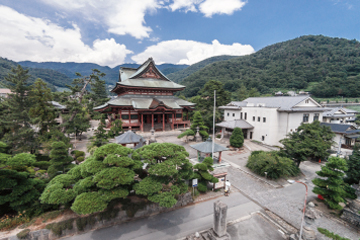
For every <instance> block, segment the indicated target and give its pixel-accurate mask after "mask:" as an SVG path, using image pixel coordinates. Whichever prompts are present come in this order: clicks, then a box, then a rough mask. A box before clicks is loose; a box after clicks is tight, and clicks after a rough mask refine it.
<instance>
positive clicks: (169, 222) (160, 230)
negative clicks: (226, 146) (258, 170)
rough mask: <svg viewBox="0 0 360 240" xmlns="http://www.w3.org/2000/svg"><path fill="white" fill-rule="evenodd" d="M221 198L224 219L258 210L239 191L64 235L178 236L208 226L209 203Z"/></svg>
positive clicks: (112, 239)
mask: <svg viewBox="0 0 360 240" xmlns="http://www.w3.org/2000/svg"><path fill="white" fill-rule="evenodd" d="M217 200H221V201H223V202H224V203H226V204H227V205H228V221H232V220H236V219H239V218H242V217H245V216H248V215H250V214H251V213H253V212H256V211H259V210H261V207H260V206H258V205H256V204H255V203H254V202H252V201H250V200H249V199H248V198H246V197H245V196H244V195H242V194H241V193H239V192H234V193H231V194H230V196H229V197H220V198H217V199H214V200H210V201H206V202H202V203H197V204H196V205H192V206H187V207H184V208H180V209H178V210H175V211H172V212H167V213H162V214H159V215H155V216H152V217H148V218H143V219H140V220H137V221H132V222H128V223H123V224H120V225H115V226H112V227H109V228H104V229H99V230H95V231H91V232H87V233H84V234H82V235H76V236H73V237H69V238H65V239H69V240H87V239H93V240H116V239H122V240H126V239H136V240H150V239H156V240H165V239H171V240H174V239H179V238H182V237H185V236H187V235H189V234H191V233H195V232H197V231H203V230H206V229H209V228H211V227H212V224H213V211H214V210H213V204H214V202H215V201H217Z"/></svg>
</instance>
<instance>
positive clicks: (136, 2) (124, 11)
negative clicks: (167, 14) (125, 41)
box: [42, 0, 163, 39]
mask: <svg viewBox="0 0 360 240" xmlns="http://www.w3.org/2000/svg"><path fill="white" fill-rule="evenodd" d="M42 1H43V2H45V3H47V4H49V5H52V6H54V7H56V8H59V9H61V10H62V11H66V12H73V13H75V14H81V15H82V16H83V17H84V18H86V19H87V20H91V21H96V22H100V23H104V24H105V25H106V26H107V28H108V32H110V33H114V34H117V35H127V34H129V35H131V36H133V37H135V38H137V39H142V38H148V37H149V36H150V33H151V32H152V29H151V28H150V27H148V26H146V25H145V24H146V22H145V19H144V17H145V14H147V13H154V12H156V10H157V9H158V8H161V7H163V6H162V2H161V1H158V0H106V1H99V0H42Z"/></svg>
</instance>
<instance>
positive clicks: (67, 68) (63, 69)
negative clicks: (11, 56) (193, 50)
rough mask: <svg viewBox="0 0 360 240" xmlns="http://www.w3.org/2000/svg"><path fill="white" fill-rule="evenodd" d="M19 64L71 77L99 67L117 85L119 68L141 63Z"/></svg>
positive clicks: (169, 68) (171, 68) (169, 67)
mask: <svg viewBox="0 0 360 240" xmlns="http://www.w3.org/2000/svg"><path fill="white" fill-rule="evenodd" d="M19 64H20V65H21V66H23V67H30V68H39V69H52V70H55V71H58V72H60V73H62V74H64V75H66V76H67V77H69V78H70V79H73V78H76V76H75V73H76V72H78V73H81V75H83V76H87V75H90V74H91V70H92V69H98V70H99V71H101V72H103V73H105V74H106V75H105V77H104V80H105V82H106V84H108V85H115V83H116V82H117V81H118V79H119V68H120V67H129V68H137V67H139V66H140V65H139V64H134V63H127V64H122V65H119V66H116V67H114V68H110V67H103V66H100V65H98V64H94V63H74V62H67V63H60V62H42V63H37V62H31V61H23V62H19ZM157 67H158V68H159V69H160V71H162V72H163V73H164V74H165V75H167V74H169V73H173V72H176V71H179V70H182V69H184V68H186V67H188V65H175V64H167V63H165V64H160V65H158V66H157Z"/></svg>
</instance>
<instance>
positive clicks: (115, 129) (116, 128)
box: [108, 118, 123, 138]
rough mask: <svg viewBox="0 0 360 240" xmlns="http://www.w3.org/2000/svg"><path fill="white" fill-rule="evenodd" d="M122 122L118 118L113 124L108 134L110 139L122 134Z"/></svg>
mask: <svg viewBox="0 0 360 240" xmlns="http://www.w3.org/2000/svg"><path fill="white" fill-rule="evenodd" d="M122 130H123V129H122V121H121V120H120V119H119V118H117V119H115V121H112V122H111V126H110V130H109V132H108V137H109V138H114V137H116V136H119V134H120V132H122Z"/></svg>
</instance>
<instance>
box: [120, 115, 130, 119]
mask: <svg viewBox="0 0 360 240" xmlns="http://www.w3.org/2000/svg"><path fill="white" fill-rule="evenodd" d="M121 118H122V119H129V115H122V116H121Z"/></svg>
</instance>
